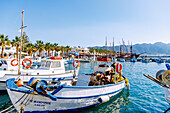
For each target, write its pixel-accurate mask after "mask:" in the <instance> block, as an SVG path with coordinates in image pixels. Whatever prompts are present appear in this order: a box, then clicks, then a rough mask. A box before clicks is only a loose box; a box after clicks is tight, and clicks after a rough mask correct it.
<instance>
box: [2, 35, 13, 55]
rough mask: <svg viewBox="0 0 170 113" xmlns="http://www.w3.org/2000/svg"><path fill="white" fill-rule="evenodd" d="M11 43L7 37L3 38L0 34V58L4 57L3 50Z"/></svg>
mask: <svg viewBox="0 0 170 113" xmlns="http://www.w3.org/2000/svg"><path fill="white" fill-rule="evenodd" d="M10 44H11V42H10V40H8V36H5V37H4V35H3V34H2V35H1V34H0V46H1V47H2V52H1V57H4V48H5V46H6V45H8V46H9V45H10Z"/></svg>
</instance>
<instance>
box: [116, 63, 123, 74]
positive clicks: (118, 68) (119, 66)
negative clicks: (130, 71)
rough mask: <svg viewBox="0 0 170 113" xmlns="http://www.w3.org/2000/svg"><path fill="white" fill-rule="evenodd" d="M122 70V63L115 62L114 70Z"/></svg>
mask: <svg viewBox="0 0 170 113" xmlns="http://www.w3.org/2000/svg"><path fill="white" fill-rule="evenodd" d="M121 71H122V64H121V63H117V65H116V72H117V73H120V72H121Z"/></svg>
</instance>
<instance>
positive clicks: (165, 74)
mask: <svg viewBox="0 0 170 113" xmlns="http://www.w3.org/2000/svg"><path fill="white" fill-rule="evenodd" d="M166 67H167V70H159V71H158V72H157V73H156V78H154V77H152V76H150V75H145V74H144V76H145V77H147V78H149V79H150V80H152V81H154V82H156V83H157V84H159V85H161V86H162V87H163V89H164V94H165V99H166V101H167V102H168V103H169V104H170V65H169V64H166ZM169 110H170V108H169V109H167V110H166V111H165V112H164V113H166V112H167V111H169Z"/></svg>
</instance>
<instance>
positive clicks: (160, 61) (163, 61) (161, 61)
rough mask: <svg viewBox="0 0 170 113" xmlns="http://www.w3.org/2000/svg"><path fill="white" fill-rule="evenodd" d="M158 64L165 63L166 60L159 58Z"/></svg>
mask: <svg viewBox="0 0 170 113" xmlns="http://www.w3.org/2000/svg"><path fill="white" fill-rule="evenodd" d="M156 62H157V63H165V60H163V59H162V58H161V57H159V58H158V59H156Z"/></svg>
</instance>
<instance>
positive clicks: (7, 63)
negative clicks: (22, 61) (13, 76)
mask: <svg viewBox="0 0 170 113" xmlns="http://www.w3.org/2000/svg"><path fill="white" fill-rule="evenodd" d="M12 60H13V59H5V58H1V59H0V62H1V68H2V70H4V71H15V70H18V66H12V65H11V61H12Z"/></svg>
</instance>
